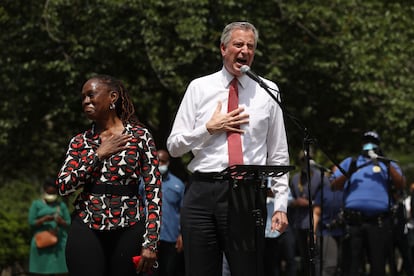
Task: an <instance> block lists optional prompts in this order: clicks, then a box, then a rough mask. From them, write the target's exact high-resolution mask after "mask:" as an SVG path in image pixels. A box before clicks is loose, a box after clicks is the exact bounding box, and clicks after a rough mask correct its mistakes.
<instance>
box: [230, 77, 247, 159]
mask: <svg viewBox="0 0 414 276" xmlns="http://www.w3.org/2000/svg"><path fill="white" fill-rule="evenodd" d="M237 85H238V82H237V78H234V79H233V80H232V81H231V83H230V88H229V101H228V109H227V110H228V112H230V111H232V110H234V109H236V108H238V107H239V91H238V87H237ZM227 144H228V150H229V166H233V165H241V164H243V152H242V144H241V134H240V133H239V132H230V131H228V132H227Z"/></svg>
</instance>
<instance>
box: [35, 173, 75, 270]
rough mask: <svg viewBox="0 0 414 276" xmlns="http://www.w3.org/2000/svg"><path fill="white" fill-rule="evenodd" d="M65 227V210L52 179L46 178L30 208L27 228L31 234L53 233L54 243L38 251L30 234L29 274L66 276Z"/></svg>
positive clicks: (68, 222)
mask: <svg viewBox="0 0 414 276" xmlns="http://www.w3.org/2000/svg"><path fill="white" fill-rule="evenodd" d="M69 224H70V214H69V210H68V207H67V205H66V204H65V203H64V202H63V201H62V200H60V198H59V196H58V190H57V187H56V184H55V179H53V178H46V180H45V182H44V184H43V194H42V197H41V198H40V199H36V200H34V201H33V202H32V205H31V206H30V209H29V225H30V227H31V229H32V230H33V234H34V235H36V233H39V232H40V231H43V230H51V231H56V234H57V237H58V242H57V244H55V245H53V246H50V247H46V248H38V247H37V246H36V242H35V238H34V235H33V238H32V240H31V242H30V257H29V272H30V273H31V274H30V275H55V276H60V275H62V276H63V275H67V272H68V268H67V267H66V260H65V246H66V240H67V230H68V226H69Z"/></svg>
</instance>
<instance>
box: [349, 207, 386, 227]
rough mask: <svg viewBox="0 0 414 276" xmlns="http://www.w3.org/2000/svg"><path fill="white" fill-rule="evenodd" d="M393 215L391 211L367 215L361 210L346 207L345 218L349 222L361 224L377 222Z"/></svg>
mask: <svg viewBox="0 0 414 276" xmlns="http://www.w3.org/2000/svg"><path fill="white" fill-rule="evenodd" d="M390 217H391V214H390V212H383V213H379V214H376V215H372V216H367V215H365V214H363V213H362V212H360V211H356V210H350V209H345V212H344V218H345V220H346V221H347V222H348V223H351V224H361V223H364V222H365V223H377V222H379V221H382V220H383V219H388V218H390Z"/></svg>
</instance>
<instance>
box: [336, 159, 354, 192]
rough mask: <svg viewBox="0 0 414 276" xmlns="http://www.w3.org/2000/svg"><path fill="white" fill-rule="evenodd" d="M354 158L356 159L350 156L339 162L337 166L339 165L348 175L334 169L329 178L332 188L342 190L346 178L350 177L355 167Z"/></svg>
mask: <svg viewBox="0 0 414 276" xmlns="http://www.w3.org/2000/svg"><path fill="white" fill-rule="evenodd" d="M353 160H354V161H353ZM356 160H357V159H353V158H352V157H348V158H346V159H345V160H344V161H342V162H341V164H340V165H339V166H341V168H343V170H345V172H347V173H348V176H346V175H344V174H343V173H342V172H341V170H339V169H336V170H335V171H334V173H333V175H332V176H331V178H330V185H331V189H332V190H334V191H336V190H343V189H344V186H345V183H346V181H347V180H348V178H349V177H351V175H352V174H353V173H354V172H355V171H356V169H357V165H356Z"/></svg>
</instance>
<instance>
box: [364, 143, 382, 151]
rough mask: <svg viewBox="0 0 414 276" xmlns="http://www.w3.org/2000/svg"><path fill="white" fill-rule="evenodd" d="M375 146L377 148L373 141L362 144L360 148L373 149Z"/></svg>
mask: <svg viewBox="0 0 414 276" xmlns="http://www.w3.org/2000/svg"><path fill="white" fill-rule="evenodd" d="M376 148H378V146H377V145H375V144H373V143H366V144H365V145H363V146H362V150H374V149H376Z"/></svg>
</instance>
